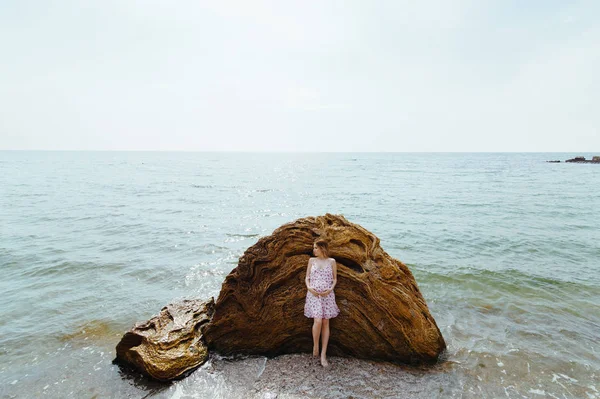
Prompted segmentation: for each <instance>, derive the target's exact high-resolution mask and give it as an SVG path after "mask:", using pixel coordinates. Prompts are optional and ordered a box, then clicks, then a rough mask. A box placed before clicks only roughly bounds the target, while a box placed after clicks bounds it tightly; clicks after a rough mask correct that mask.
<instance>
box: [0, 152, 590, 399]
mask: <svg viewBox="0 0 600 399" xmlns="http://www.w3.org/2000/svg"><path fill="white" fill-rule="evenodd" d="M593 155H600V154H599V153H586V152H582V153H325V152H319V153H293V152H290V153H269V152H264V153H243V152H223V153H214V152H135V151H134V152H110V151H106V152H103V151H98V152H93V151H64V152H61V151H0V276H1V277H0V294H1V297H0V301H1V305H0V397H1V398H176V399H182V398H270V399H273V398H280V399H283V398H586V399H595V398H600V192H599V191H598V188H599V187H600V165H595V164H571V163H564V160H566V159H569V158H573V157H575V156H585V157H586V158H591V157H592V156H593ZM549 160H561V161H563V162H561V163H548V162H546V161H549ZM325 213H332V214H341V215H344V217H346V219H348V220H349V221H351V222H353V223H357V224H360V225H361V226H363V227H364V228H366V229H367V230H369V231H371V232H372V233H374V234H375V235H377V236H378V237H379V238H380V240H381V246H382V248H383V249H384V250H385V251H386V252H387V253H388V254H390V255H391V256H393V257H394V258H397V259H399V260H400V261H402V262H404V263H405V264H406V265H407V266H408V267H409V268H410V270H411V271H412V272H413V274H414V276H415V279H416V281H417V284H418V286H419V289H420V291H421V293H422V294H423V296H424V298H425V300H426V302H427V304H428V306H429V309H430V312H431V314H432V315H433V317H434V318H435V320H436V321H437V324H438V326H439V328H440V330H441V332H442V334H443V336H444V338H445V340H446V343H447V345H448V348H447V351H446V353H444V355H443V357H442V359H441V360H440V362H438V363H437V364H436V365H434V366H432V367H408V366H402V365H394V364H391V363H382V362H375V361H370V360H359V359H351V358H341V357H340V358H338V357H330V358H329V361H330V364H331V366H330V367H329V368H327V369H324V368H322V367H321V366H320V365H319V364H318V362H316V361H315V359H314V358H312V357H311V356H310V354H290V355H285V356H279V357H275V358H266V357H260V356H259V357H256V356H255V357H222V356H219V355H218V354H211V356H210V358H209V360H208V361H207V362H206V363H205V364H204V365H202V366H201V367H200V368H198V369H197V370H196V371H194V372H193V373H191V374H190V375H188V376H187V377H186V378H184V379H181V380H178V381H175V382H172V383H169V384H160V383H155V382H152V381H149V380H147V379H145V378H144V377H143V376H141V375H139V374H136V373H132V372H128V371H127V370H124V369H121V368H120V367H119V366H117V365H115V364H113V359H114V358H115V346H116V344H117V343H118V342H119V340H120V338H121V337H122V335H123V334H124V333H125V332H126V331H127V330H128V329H129V328H131V327H132V326H133V325H134V324H135V323H136V322H138V321H145V320H147V319H149V318H151V317H152V316H153V315H156V314H157V313H158V312H159V311H160V309H161V308H162V307H163V306H165V305H166V304H168V303H170V302H174V301H179V300H182V299H185V298H201V299H208V298H210V297H214V298H215V299H216V298H217V297H218V295H219V291H220V289H221V285H222V283H223V281H224V279H225V276H226V275H227V274H228V273H229V272H230V271H231V270H232V269H233V268H235V267H236V265H237V262H238V259H239V257H240V256H241V255H242V254H243V252H244V251H245V250H246V248H248V247H250V246H252V245H253V244H254V243H256V242H257V240H258V239H259V238H260V237H263V236H267V235H269V234H271V233H272V231H273V230H274V229H276V228H277V227H279V226H280V225H282V224H284V223H288V222H291V221H294V220H296V219H298V218H302V217H306V216H317V215H323V214H325ZM297 317H304V316H303V315H302V314H298V315H297ZM333 323H335V319H334V320H333V321H332V325H333ZM306 333H307V334H308V335H310V334H311V332H310V331H309V330H307V332H306ZM333 339H335V337H334V336H333V335H332V337H331V340H333ZM364 344H365V345H368V344H369V343H368V342H365V343H364Z"/></svg>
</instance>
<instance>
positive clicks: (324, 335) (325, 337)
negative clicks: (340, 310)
mask: <svg viewBox="0 0 600 399" xmlns="http://www.w3.org/2000/svg"><path fill="white" fill-rule="evenodd" d="M322 324H323V328H322V329H321V365H323V367H327V366H329V363H328V362H327V343H328V342H329V319H323V322H322Z"/></svg>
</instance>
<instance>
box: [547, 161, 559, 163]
mask: <svg viewBox="0 0 600 399" xmlns="http://www.w3.org/2000/svg"><path fill="white" fill-rule="evenodd" d="M546 162H548V163H560V161H546Z"/></svg>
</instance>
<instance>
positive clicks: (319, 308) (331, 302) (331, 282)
mask: <svg viewBox="0 0 600 399" xmlns="http://www.w3.org/2000/svg"><path fill="white" fill-rule="evenodd" d="M313 253H314V255H315V257H314V258H310V259H309V260H308V268H307V270H306V279H305V280H304V281H305V283H306V287H307V288H308V292H307V293H306V303H305V304H304V316H306V317H311V318H314V323H313V326H312V336H313V356H315V357H318V356H319V335H321V336H322V342H321V365H322V366H323V367H327V366H329V363H328V362H327V357H326V356H327V343H328V342H329V319H331V318H333V317H336V316H337V315H338V314H339V313H340V309H339V308H338V306H337V304H336V303H335V294H334V293H333V288H334V287H335V285H336V284H337V265H336V263H335V259H333V258H330V257H329V251H328V245H327V241H324V240H317V241H315V243H314V244H313Z"/></svg>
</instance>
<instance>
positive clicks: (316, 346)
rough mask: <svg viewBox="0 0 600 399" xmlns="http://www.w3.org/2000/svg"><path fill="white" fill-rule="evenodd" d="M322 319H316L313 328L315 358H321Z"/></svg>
mask: <svg viewBox="0 0 600 399" xmlns="http://www.w3.org/2000/svg"><path fill="white" fill-rule="evenodd" d="M321 325H322V322H321V318H317V317H315V322H314V323H313V327H312V335H313V356H315V357H318V356H319V335H320V334H321Z"/></svg>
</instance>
